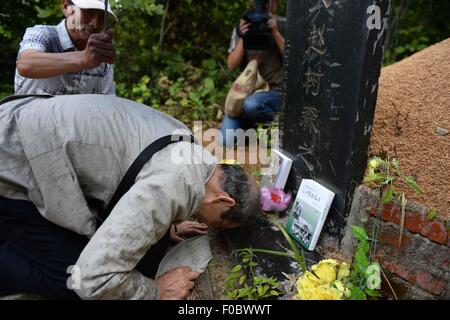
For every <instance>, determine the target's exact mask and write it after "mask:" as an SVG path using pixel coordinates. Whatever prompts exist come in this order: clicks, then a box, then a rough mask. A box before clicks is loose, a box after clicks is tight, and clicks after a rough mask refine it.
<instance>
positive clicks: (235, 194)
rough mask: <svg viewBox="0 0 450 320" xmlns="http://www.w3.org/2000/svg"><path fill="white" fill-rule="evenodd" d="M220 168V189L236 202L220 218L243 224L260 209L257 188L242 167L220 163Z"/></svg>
mask: <svg viewBox="0 0 450 320" xmlns="http://www.w3.org/2000/svg"><path fill="white" fill-rule="evenodd" d="M220 168H221V169H222V172H223V181H222V186H221V187H222V190H223V191H225V192H227V193H228V194H229V195H230V197H231V198H233V199H234V201H235V202H236V205H235V206H234V207H232V208H231V209H230V210H228V211H227V212H224V213H222V218H223V219H230V220H233V221H236V222H239V223H242V224H243V223H245V222H247V220H249V218H251V217H252V216H254V215H256V214H257V213H258V212H259V211H260V208H261V205H260V203H261V202H260V191H259V188H258V187H257V186H256V183H255V181H254V180H253V179H252V178H251V177H250V176H249V175H248V173H247V172H245V170H244V169H243V168H242V167H240V166H237V165H227V164H221V165H220Z"/></svg>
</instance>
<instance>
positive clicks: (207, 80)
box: [203, 78, 214, 90]
mask: <svg viewBox="0 0 450 320" xmlns="http://www.w3.org/2000/svg"><path fill="white" fill-rule="evenodd" d="M203 83H204V84H205V87H206V88H208V89H209V90H212V89H214V80H213V79H211V78H205V80H203Z"/></svg>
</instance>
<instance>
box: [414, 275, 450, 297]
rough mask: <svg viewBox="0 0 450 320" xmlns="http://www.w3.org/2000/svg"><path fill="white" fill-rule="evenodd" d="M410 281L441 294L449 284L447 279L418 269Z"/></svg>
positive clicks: (431, 291) (433, 292)
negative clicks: (444, 279)
mask: <svg viewBox="0 0 450 320" xmlns="http://www.w3.org/2000/svg"><path fill="white" fill-rule="evenodd" d="M409 282H410V283H412V284H414V285H416V286H418V287H420V288H422V289H424V290H426V291H428V292H430V293H432V294H435V295H439V294H441V293H442V291H444V289H445V287H446V284H447V283H446V282H445V281H443V280H441V279H439V278H436V277H433V276H432V275H430V274H429V273H426V272H423V271H416V272H415V273H414V275H413V276H411V278H410V279H409Z"/></svg>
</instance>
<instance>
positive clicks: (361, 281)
mask: <svg viewBox="0 0 450 320" xmlns="http://www.w3.org/2000/svg"><path fill="white" fill-rule="evenodd" d="M352 234H353V236H354V237H355V238H356V239H357V240H358V247H357V250H356V252H355V255H354V259H353V264H352V269H351V273H350V277H349V278H348V280H347V281H348V282H347V283H346V285H347V286H348V287H349V289H350V299H351V300H365V299H367V296H369V297H380V296H381V294H380V290H379V289H380V286H379V285H380V283H381V279H380V270H381V269H380V266H379V264H378V263H377V262H370V257H369V249H370V244H369V240H370V239H369V237H368V236H367V232H366V230H365V229H364V228H362V227H358V226H352Z"/></svg>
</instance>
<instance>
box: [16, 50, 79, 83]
mask: <svg viewBox="0 0 450 320" xmlns="http://www.w3.org/2000/svg"><path fill="white" fill-rule="evenodd" d="M84 69H86V62H85V59H84V56H83V53H82V52H81V51H77V52H65V53H48V52H40V51H37V50H25V51H24V52H22V54H21V55H20V57H19V60H17V70H18V71H19V73H20V75H21V76H23V77H26V78H35V79H39V78H50V77H55V76H59V75H61V74H65V73H70V72H77V71H81V70H84Z"/></svg>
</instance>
